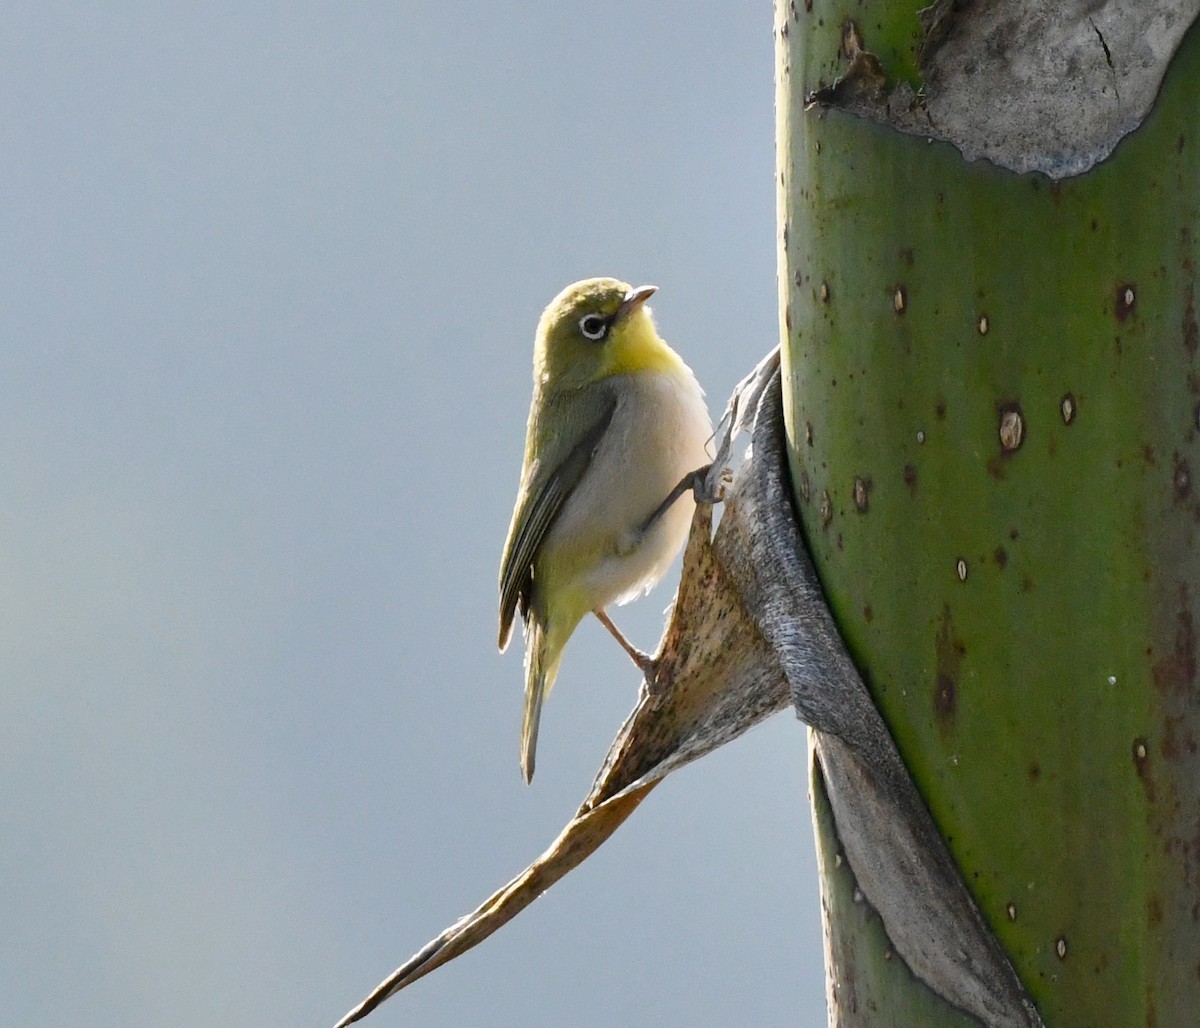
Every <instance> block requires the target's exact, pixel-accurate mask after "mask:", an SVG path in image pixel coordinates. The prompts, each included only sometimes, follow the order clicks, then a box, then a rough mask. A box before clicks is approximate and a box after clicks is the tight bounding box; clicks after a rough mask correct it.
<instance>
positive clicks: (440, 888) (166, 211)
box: [0, 0, 825, 1028]
mask: <svg viewBox="0 0 1200 1028" xmlns="http://www.w3.org/2000/svg"><path fill="white" fill-rule="evenodd" d="M771 19H772V12H771V5H770V3H766V2H762V3H757V4H749V3H742V4H720V5H718V4H711V5H703V4H695V3H684V2H682V0H670V2H660V3H655V4H645V3H643V2H636V3H635V2H632V0H627V2H622V0H614V2H612V3H608V4H604V5H600V6H597V5H582V4H579V5H557V6H554V5H546V4H536V3H532V2H524V3H515V2H494V3H485V4H474V5H465V6H464V5H461V4H434V3H427V4H424V5H418V4H417V3H415V2H414V0H400V2H399V3H396V2H394V0H393V2H391V3H386V4H384V3H369V2H362V3H354V4H344V3H343V4H315V3H296V2H292V3H286V4H284V3H274V4H266V3H236V4H235V3H222V4H210V5H187V6H186V7H185V6H184V5H162V4H149V3H141V4H139V3H107V4H103V5H93V6H90V7H89V6H86V5H80V4H78V3H69V4H68V3H56V2H52V0H50V2H47V0H43V2H40V3H36V4H34V3H29V2H18V3H17V4H15V5H8V6H7V7H6V11H5V19H4V31H3V33H2V38H0V132H2V133H3V137H2V145H0V181H3V183H4V189H3V194H2V196H3V199H2V200H0V281H3V287H2V288H0V332H2V340H3V347H2V348H0V659H2V661H3V665H2V666H3V668H4V678H5V683H4V688H3V689H2V690H0V832H2V835H0V838H2V840H3V842H2V843H0V909H3V911H4V925H5V931H4V932H3V933H2V938H0V996H2V997H3V1000H2V1004H0V1009H2V1010H3V1014H2V1016H0V1020H3V1021H4V1023H9V1024H27V1025H86V1026H96V1028H107V1026H114V1028H116V1026H121V1028H129V1026H151V1028H157V1026H212V1025H223V1026H243V1025H244V1026H256V1028H257V1026H283V1028H291V1026H302V1025H314V1026H328V1025H330V1024H332V1023H333V1022H334V1021H336V1020H337V1019H338V1018H339V1017H341V1015H342V1014H343V1013H344V1012H345V1011H346V1010H347V1009H349V1008H350V1007H351V1006H353V1005H354V1004H356V1003H357V1002H358V1001H359V1000H360V999H361V998H362V997H363V995H364V994H365V993H366V992H367V991H368V990H369V989H370V988H371V987H372V986H374V985H375V983H376V982H377V981H378V980H379V979H380V978H382V977H383V976H384V975H385V974H386V973H388V972H389V971H391V970H392V968H393V967H395V966H396V965H397V964H399V963H400V962H402V961H403V960H405V959H406V958H407V957H408V956H409V955H410V954H411V953H413V952H414V951H415V950H417V949H418V948H420V947H421V946H422V945H423V944H424V943H425V942H426V941H427V940H428V939H429V938H431V937H432V936H434V935H435V934H437V933H438V932H439V931H440V930H441V929H442V928H444V927H446V926H447V925H448V924H450V923H451V922H452V921H454V920H456V919H457V918H458V917H459V916H460V915H462V914H464V913H466V912H467V911H469V910H471V909H472V908H474V907H475V906H476V905H477V904H478V903H479V902H480V901H482V900H483V899H484V898H485V897H486V896H487V895H488V894H489V893H491V892H492V890H493V889H495V888H497V887H498V886H500V885H502V884H503V883H504V882H506V881H507V880H508V879H509V878H510V877H511V876H513V875H514V874H516V873H517V872H519V871H520V870H521V869H522V868H524V867H525V865H526V864H527V863H528V862H529V861H530V860H531V859H533V858H534V857H535V856H537V855H538V854H539V853H540V852H541V851H542V850H543V849H544V848H545V846H546V845H547V844H548V843H549V842H550V841H551V840H552V839H553V838H554V836H555V835H556V834H557V833H558V831H559V830H560V828H561V827H562V826H563V824H564V823H565V822H566V821H567V820H568V819H569V817H570V816H571V814H572V813H573V812H574V810H575V808H576V807H577V805H578V803H579V802H580V801H581V800H582V798H583V797H584V795H585V794H586V792H587V790H588V788H589V786H590V784H591V781H592V778H593V776H594V774H595V772H596V770H597V768H598V767H599V765H600V762H601V759H602V758H603V756H604V753H605V751H606V750H607V748H608V744H609V742H610V740H611V739H612V737H613V735H614V734H615V733H616V731H617V729H618V727H619V726H620V724H621V722H622V720H623V719H624V717H625V715H626V713H627V712H628V711H629V709H630V708H631V707H632V705H633V703H634V700H635V697H636V692H637V686H638V675H637V672H636V671H635V670H634V669H633V668H632V666H631V665H630V664H629V662H628V660H627V658H626V657H625V656H624V654H623V653H622V652H621V651H620V650H619V649H618V647H617V646H616V645H615V644H614V643H613V642H612V640H611V639H609V638H608V637H607V635H606V634H605V633H604V631H603V629H601V628H600V626H599V625H598V624H594V623H591V622H589V623H585V624H584V625H583V626H582V627H581V629H580V630H579V632H578V633H577V634H576V637H575V638H574V639H573V640H572V642H571V645H570V646H569V647H568V649H567V653H566V657H565V659H564V661H563V665H562V669H561V671H560V674H559V679H558V684H557V686H556V688H555V691H554V693H553V695H552V696H551V697H550V699H549V700H548V702H547V704H546V707H545V709H544V711H543V718H542V729H541V736H540V742H539V748H538V765H537V766H538V773H537V776H536V778H535V779H534V782H533V785H532V787H526V786H525V785H524V783H523V782H522V779H521V775H520V772H519V769H518V761H517V758H518V734H519V725H520V717H521V692H522V672H521V658H520V656H519V653H518V652H517V650H519V646H517V647H514V648H513V649H512V650H510V652H509V653H507V654H505V655H504V656H503V657H501V656H499V655H498V654H497V653H496V650H495V637H496V630H495V629H496V625H495V622H496V573H497V565H498V561H499V555H500V548H501V546H502V544H503V541H504V534H505V530H506V528H507V526H508V520H509V515H510V512H511V509H512V502H513V496H514V492H515V488H516V482H517V475H518V470H519V462H520V458H521V448H522V443H523V437H524V419H525V415H526V411H527V409H528V402H529V390H530V351H531V346H532V335H533V330H534V326H535V324H536V320H537V317H538V314H539V313H540V311H541V309H542V307H543V306H544V305H545V303H546V302H547V301H548V300H549V299H550V298H551V297H552V296H553V295H554V294H555V293H556V292H557V291H558V290H559V289H560V288H561V287H562V286H564V285H566V284H567V283H568V282H571V281H573V280H574V279H578V278H581V277H585V276H589V275H614V276H617V277H620V278H624V279H626V280H629V281H631V282H635V283H643V282H650V283H655V284H657V285H658V286H659V287H660V292H659V293H658V295H657V296H655V298H654V308H655V312H656V316H657V319H658V322H659V326H660V328H661V330H662V332H663V334H664V335H665V336H666V337H667V338H668V339H669V340H670V341H671V342H672V343H673V344H674V345H675V346H676V348H677V349H678V350H679V351H680V352H681V353H682V354H683V355H684V357H685V358H686V359H687V360H688V362H689V363H690V364H691V365H692V367H693V368H694V369H695V371H696V373H697V375H698V377H699V378H700V380H701V382H702V383H703V384H704V385H705V387H706V389H707V391H708V395H709V400H710V407H711V409H712V411H713V413H714V415H716V414H719V413H720V410H721V408H722V407H723V405H724V402H725V398H726V396H727V395H728V393H729V390H730V389H731V387H732V386H733V385H734V383H735V382H736V381H737V380H738V379H739V378H740V377H741V376H742V375H743V374H744V373H745V372H746V371H748V370H749V369H750V368H751V367H752V366H753V365H754V364H755V362H756V361H757V360H758V358H759V357H760V356H761V355H762V354H763V353H765V352H766V351H767V350H768V349H769V348H770V347H771V346H772V345H774V343H775V342H776V340H777V335H778V317H777V314H776V310H775V306H776V286H775V239H776V232H775V186H774V170H773V169H774V154H773V139H772V134H773V123H774V115H773V46H772V38H771ZM673 584H674V576H673V575H672V576H671V578H670V579H669V580H668V582H666V583H664V584H663V585H662V586H660V587H659V589H658V590H656V591H655V592H654V593H652V594H651V596H650V597H649V598H647V599H644V600H641V601H639V602H638V603H637V604H635V605H633V606H631V607H627V608H622V609H620V610H617V611H615V612H614V618H615V620H616V621H617V622H618V624H620V625H621V626H622V627H623V628H624V630H625V631H626V633H627V634H628V635H629V636H630V637H631V638H632V639H633V640H634V641H635V642H636V643H638V644H639V645H641V646H643V647H644V648H652V647H653V645H654V643H655V642H656V640H657V638H658V634H659V631H660V629H661V625H662V611H663V608H664V607H665V606H666V604H667V603H668V601H669V599H670V595H671V592H672V590H673ZM805 765H806V740H805V733H804V729H803V727H802V726H801V725H800V724H799V723H798V722H797V721H796V720H795V719H794V718H793V717H792V716H791V715H790V714H783V715H779V716H777V717H776V718H775V719H773V720H772V721H770V722H768V723H767V724H766V725H763V726H761V727H759V728H758V729H756V730H754V731H753V732H751V733H750V734H749V735H747V736H745V737H744V738H743V739H741V740H740V741H738V742H737V743H735V744H733V745H731V746H728V747H726V748H725V749H724V750H722V751H719V752H717V753H715V754H712V755H710V756H709V757H707V758H705V759H704V760H702V761H701V762H699V763H698V764H695V765H693V766H691V767H690V768H687V769H685V770H683V771H681V772H679V773H677V774H676V775H674V776H672V777H671V778H670V779H669V780H668V781H667V782H666V783H665V784H664V785H663V786H661V787H660V788H659V789H657V790H655V792H654V794H653V795H652V796H651V797H650V798H649V799H648V800H647V801H646V802H645V803H644V804H643V805H642V806H641V807H640V808H639V809H638V810H637V812H636V813H635V814H634V815H633V817H632V819H631V820H630V821H629V822H628V823H627V824H626V825H625V826H624V827H623V828H622V829H621V830H620V831H619V832H618V833H617V834H616V836H614V837H613V838H612V839H611V840H610V841H609V842H608V843H607V844H606V845H605V846H604V847H602V848H601V850H600V851H599V852H598V853H597V854H596V855H595V856H593V857H592V858H591V859H589V860H588V861H587V862H586V863H585V864H584V865H583V866H582V867H580V868H578V869H577V870H576V871H575V872H573V873H572V874H571V875H570V876H569V877H568V878H567V879H566V880H564V881H563V882H561V883H560V884H559V885H557V886H556V887H555V888H554V889H552V890H551V891H550V892H549V893H548V894H546V895H545V896H544V897H543V898H542V899H540V900H539V901H538V902H537V903H535V904H534V905H533V906H532V907H530V908H529V909H527V910H526V911H525V912H524V913H522V914H521V915H520V916H519V917H518V918H517V919H516V920H515V921H514V922H512V923H511V924H510V925H508V926H507V927H505V928H503V929H501V930H500V932H498V933H497V934H496V935H494V936H492V937H491V938H490V939H489V940H487V941H486V942H485V943H484V944H483V945H482V946H480V947H479V948H478V949H476V950H474V951H472V952H471V953H469V954H468V955H466V956H465V957H463V958H461V959H459V960H458V961H456V962H454V963H453V964H451V965H449V966H447V967H445V968H442V969H440V970H438V971H436V972H434V973H433V974H432V975H431V976H430V977H428V978H426V979H424V980H423V981H421V982H419V983H417V984H416V985H415V986H413V987H412V988H411V989H409V990H408V991H406V992H404V993H402V994H400V995H399V996H397V997H395V998H394V999H392V1000H390V1001H389V1002H388V1003H387V1004H385V1005H384V1006H383V1007H382V1008H381V1009H380V1010H379V1011H377V1012H376V1013H375V1014H373V1015H371V1017H370V1018H369V1019H368V1020H367V1021H366V1022H365V1023H366V1024H367V1025H369V1026H373V1028H388V1026H400V1025H406V1026H407V1025H422V1026H434V1028H441V1026H445V1028H451V1026H454V1028H457V1026H476V1025H478V1026H509V1025H513V1026H516V1025H521V1026H538V1025H546V1026H557V1025H573V1026H609V1025H616V1024H622V1025H639V1026H640V1025H668V1024H678V1025H688V1026H698V1028H705V1026H714V1028H715V1026H726V1025H734V1024H745V1025H757V1026H770V1025H789V1026H796V1025H800V1026H809V1025H813V1026H815V1025H819V1024H822V1023H823V1022H824V1019H825V1012H824V1011H825V1007H824V995H823V992H824V984H823V972H822V969H821V935H820V923H819V902H818V896H817V886H816V879H815V871H814V859H813V848H812V839H811V829H810V820H809V809H808V801H807V780H806V770H805Z"/></svg>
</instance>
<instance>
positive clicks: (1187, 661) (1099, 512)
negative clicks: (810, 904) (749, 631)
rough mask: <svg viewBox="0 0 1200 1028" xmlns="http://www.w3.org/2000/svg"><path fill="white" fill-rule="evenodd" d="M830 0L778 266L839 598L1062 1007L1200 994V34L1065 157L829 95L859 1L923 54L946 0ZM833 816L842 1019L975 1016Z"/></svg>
mask: <svg viewBox="0 0 1200 1028" xmlns="http://www.w3.org/2000/svg"><path fill="white" fill-rule="evenodd" d="M811 6H812V10H811V11H806V10H805V7H806V5H805V4H804V3H801V2H799V0H797V2H796V3H792V4H788V3H781V4H780V9H779V14H778V16H777V22H776V24H777V27H780V28H782V27H783V26H784V25H785V23H786V29H784V30H782V31H780V33H779V55H780V56H779V61H780V66H779V78H778V90H779V100H778V103H779V162H780V183H781V190H782V192H781V202H780V207H781V209H780V218H781V224H782V231H783V249H782V253H781V262H780V276H781V285H780V288H781V300H782V310H783V311H784V323H785V324H784V331H785V340H786V343H785V356H784V367H785V372H786V377H785V385H786V389H787V403H788V414H789V421H788V436H789V441H790V447H791V453H792V472H793V480H794V484H795V490H796V494H797V500H798V507H799V510H800V513H801V517H802V520H803V524H804V530H805V534H806V536H807V538H808V540H809V543H810V546H811V549H812V552H813V557H814V560H815V562H816V565H817V569H818V572H819V574H820V576H821V580H822V582H823V584H824V587H825V590H826V594H827V596H828V598H829V601H830V604H831V606H832V609H833V612H834V615H835V617H836V618H837V621H838V624H839V626H840V628H841V631H842V633H843V635H844V637H845V639H846V641H847V643H848V645H849V647H850V650H851V653H852V654H853V655H854V657H855V660H856V661H857V662H858V665H859V667H860V669H861V670H862V671H863V673H864V676H865V677H866V679H867V681H868V684H869V685H870V688H871V690H872V692H873V694H874V696H875V699H876V702H877V703H878V705H879V707H880V709H881V711H882V713H883V715H884V718H885V719H886V720H887V722H888V724H889V725H890V727H891V730H892V732H893V734H894V736H895V738H896V741H897V744H898V745H899V748H900V751H901V753H902V754H903V755H904V757H905V760H906V761H907V763H908V765H909V767H910V769H911V771H912V774H913V776H914V778H915V780H916V782H917V784H918V787H919V788H920V789H921V791H922V792H923V794H924V795H925V797H926V799H927V802H928V804H929V806H930V809H931V810H932V812H933V815H934V819H935V820H936V821H937V823H938V825H939V827H940V828H941V830H942V833H943V835H944V836H945V838H946V839H947V842H948V844H949V846H950V849H951V851H952V852H953V854H954V856H955V858H956V860H957V861H958V863H959V866H960V867H961V868H962V870H963V874H964V878H965V880H966V882H967V884H968V887H969V888H970V889H971V891H972V893H973V895H974V896H975V898H976V900H977V902H978V903H979V906H980V908H981V910H982V911H983V914H984V916H985V918H986V919H987V920H988V921H989V923H990V924H991V925H992V927H993V929H994V930H995V932H996V933H997V935H998V937H999V938H1000V940H1001V942H1002V943H1003V945H1004V946H1005V947H1006V949H1007V950H1008V951H1009V953H1010V954H1011V957H1012V960H1013V963H1014V965H1015V967H1016V968H1017V971H1018V973H1019V974H1020V975H1021V978H1022V980H1023V981H1024V982H1025V984H1026V987H1027V988H1028V989H1029V991H1030V994H1031V995H1032V996H1033V998H1034V1000H1035V1002H1036V1003H1037V1004H1038V1007H1039V1009H1040V1010H1041V1011H1042V1013H1043V1016H1044V1017H1045V1019H1046V1022H1047V1024H1048V1025H1050V1026H1059V1025H1064V1026H1065V1025H1071V1026H1082V1025H1096V1026H1108V1025H1119V1026H1125V1025H1159V1026H1163V1028H1167V1026H1176V1025H1190V1024H1196V1023H1200V1014H1198V1013H1197V1012H1198V1011H1200V753H1198V752H1197V740H1200V683H1198V682H1197V679H1196V628H1195V621H1196V606H1197V603H1198V602H1200V596H1198V595H1197V594H1198V593H1200V537H1198V532H1200V480H1198V478H1197V476H1200V438H1198V424H1200V420H1198V419H1200V365H1198V363H1197V348H1198V345H1200V329H1198V328H1197V315H1196V309H1195V297H1194V289H1195V285H1196V266H1197V261H1198V260H1200V253H1198V247H1197V237H1198V236H1200V131H1197V129H1198V127H1200V100H1198V99H1197V98H1200V33H1198V32H1197V31H1196V30H1195V28H1193V30H1192V31H1191V32H1190V33H1189V35H1188V36H1187V38H1186V39H1185V41H1184V44H1183V46H1182V47H1181V49H1180V52H1179V53H1178V54H1177V55H1176V58H1175V60H1174V61H1173V64H1172V67H1171V70H1170V72H1169V74H1168V77H1167V80H1166V82H1165V84H1164V86H1163V91H1162V95H1161V96H1160V98H1159V102H1158V105H1157V107H1156V109H1155V110H1154V111H1153V112H1152V114H1151V116H1150V118H1149V119H1148V120H1147V122H1146V123H1145V124H1144V125H1143V126H1142V128H1141V129H1139V130H1138V131H1137V132H1135V133H1134V134H1133V135H1132V136H1131V137H1129V138H1128V139H1126V140H1125V141H1124V142H1123V143H1122V144H1121V146H1120V147H1119V148H1118V149H1117V151H1116V153H1115V154H1114V155H1113V157H1112V158H1110V159H1109V160H1108V161H1106V162H1105V163H1103V164H1101V165H1100V166H1099V167H1097V168H1096V169H1095V170H1093V171H1092V172H1090V173H1088V174H1086V175H1084V176H1081V177H1079V178H1076V179H1071V180H1068V181H1064V182H1061V183H1053V182H1051V181H1050V180H1049V179H1046V178H1044V177H1042V176H1032V175H1026V176H1018V175H1015V174H1012V173H1009V172H1004V171H1001V170H998V169H996V168H994V167H992V166H990V165H986V164H983V163H977V164H973V165H969V164H966V163H965V162H964V161H963V160H962V159H961V157H960V156H959V154H958V152H957V151H956V150H954V149H953V148H952V147H950V146H949V145H945V144H939V143H928V142H926V141H925V140H923V139H918V138H914V137H911V136H904V135H900V134H899V133H897V132H895V131H892V130H890V129H888V128H886V127H883V126H880V125H877V124H874V123H871V122H868V121H865V120H861V119H856V118H853V117H851V116H848V115H846V114H844V113H842V112H840V111H836V110H820V109H813V110H809V111H805V110H804V96H805V94H806V93H807V92H808V91H809V90H811V89H813V88H816V87H817V86H818V85H820V84H822V83H829V82H830V81H832V80H833V79H834V78H835V77H836V76H837V74H839V72H840V71H841V70H844V62H842V61H840V60H839V57H838V43H839V38H840V35H841V31H842V21H843V18H844V17H846V16H849V17H852V18H853V19H854V20H855V22H856V24H857V26H858V28H859V30H860V32H861V35H862V39H863V45H864V46H865V47H866V48H867V49H869V50H872V51H874V52H875V53H876V54H877V55H878V56H879V57H880V59H881V61H882V63H883V67H884V70H885V71H886V72H887V73H888V75H889V77H905V78H909V79H910V80H911V79H912V78H913V76H915V74H916V65H915V60H914V57H913V47H914V45H915V44H916V43H917V42H918V41H919V26H918V23H917V19H916V15H915V11H916V8H917V7H918V6H922V5H921V4H917V3H912V2H907V3H894V2H893V3H882V2H879V0H875V2H864V3H859V4H856V5H854V6H853V7H848V8H847V9H846V11H847V14H845V15H844V14H843V13H842V12H841V9H840V8H837V7H833V6H831V5H827V4H823V3H821V0H814V2H813V3H812V5H811ZM821 809H823V808H822V807H821V806H820V804H818V813H820V811H821ZM818 823H819V825H822V826H823V827H822V841H821V845H822V848H823V854H822V858H823V863H824V866H825V872H826V873H825V875H824V879H823V890H824V893H825V903H826V909H827V912H828V916H829V922H830V923H829V925H828V926H827V927H828V931H829V934H830V937H831V938H830V939H829V940H828V945H829V950H830V952H831V953H832V955H833V958H834V960H833V964H834V966H832V967H831V968H830V969H829V970H830V974H831V977H832V979H833V984H834V988H835V989H843V990H846V996H852V997H853V1000H854V1007H855V1011H854V1012H853V1013H851V1012H850V1011H849V1005H848V1004H841V1003H838V1004H835V1006H836V1009H837V1013H836V1018H838V1019H840V1020H839V1022H838V1023H841V1024H866V1025H891V1024H896V1025H906V1026H907V1025H913V1024H922V1025H943V1024H944V1025H949V1024H961V1023H964V1020H963V1018H962V1015H960V1014H957V1013H956V1012H954V1011H950V1010H948V1008H946V1007H945V1005H944V1004H942V1003H941V1002H940V1001H939V1000H938V999H937V998H936V996H934V995H933V994H932V993H930V992H929V991H928V990H925V989H924V987H923V986H921V985H920V983H918V982H916V981H915V980H914V979H912V977H911V975H909V974H908V973H907V970H906V969H904V968H903V966H902V965H900V964H899V962H898V961H897V960H896V958H895V956H894V954H892V953H891V952H890V950H889V949H888V945H887V940H886V937H885V935H884V934H883V932H882V930H881V929H880V926H879V923H878V919H877V918H871V917H867V916H861V915H859V913H858V911H861V909H862V906H861V904H855V903H854V902H853V897H852V895H850V894H849V893H847V892H846V889H847V888H852V887H850V886H847V884H846V876H845V874H844V869H843V868H842V867H837V866H836V861H835V860H834V857H833V853H834V849H835V847H836V843H835V842H834V841H833V837H832V835H831V833H830V832H829V831H828V829H829V821H828V818H826V819H825V820H824V821H822V820H821V819H820V817H818ZM839 890H840V891H839ZM839 954H841V955H842V960H843V961H844V962H843V963H842V964H841V965H840V966H839V964H838V955H839ZM846 954H851V955H852V959H848V958H847V957H846ZM898 966H899V969H898Z"/></svg>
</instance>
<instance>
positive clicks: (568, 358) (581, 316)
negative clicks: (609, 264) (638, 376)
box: [534, 278, 679, 388]
mask: <svg viewBox="0 0 1200 1028" xmlns="http://www.w3.org/2000/svg"><path fill="white" fill-rule="evenodd" d="M657 288H658V287H657V286H637V287H636V288H635V287H633V286H630V285H628V284H627V283H625V282H620V281H618V280H617V279H615V278H589V279H585V280H584V281H582V282H576V283H575V284H574V285H570V286H567V288H566V289H564V290H563V291H562V292H561V293H559V294H558V296H556V297H555V298H554V299H553V300H551V301H550V305H549V306H548V307H547V308H546V310H545V311H544V312H543V313H542V319H541V321H540V322H538V331H537V342H536V345H535V350H534V377H535V380H536V381H538V382H539V383H540V384H543V385H553V386H556V387H563V388H574V387H579V386H583V385H587V384H589V383H591V382H595V381H598V380H599V379H602V378H607V377H608V376H609V375H622V374H629V373H636V372H639V371H656V370H669V369H673V368H674V367H675V365H676V364H677V363H678V362H679V358H678V357H676V356H675V354H674V353H673V352H672V351H671V349H670V348H669V347H668V346H667V345H666V343H664V342H663V341H662V339H660V338H659V335H658V332H657V331H656V330H655V327H654V321H653V319H652V318H651V316H650V308H649V307H647V306H646V301H647V300H648V299H649V298H650V296H651V295H652V294H653V293H654V291H655V290H656V289H657Z"/></svg>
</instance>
